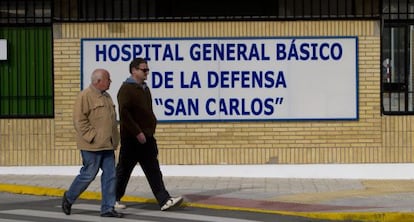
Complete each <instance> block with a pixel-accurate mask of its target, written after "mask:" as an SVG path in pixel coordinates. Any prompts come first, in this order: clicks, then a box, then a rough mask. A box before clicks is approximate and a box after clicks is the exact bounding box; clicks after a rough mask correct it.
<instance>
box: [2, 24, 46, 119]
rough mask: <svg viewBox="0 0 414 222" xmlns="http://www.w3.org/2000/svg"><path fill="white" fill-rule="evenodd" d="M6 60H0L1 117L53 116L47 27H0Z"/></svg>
mask: <svg viewBox="0 0 414 222" xmlns="http://www.w3.org/2000/svg"><path fill="white" fill-rule="evenodd" d="M0 39H6V40H7V60H1V61H0V118H30V117H35V118H37V117H53V74H52V67H53V62H52V61H53V60H52V59H53V58H52V29H51V27H50V26H48V27H42V26H34V27H21V26H20V27H0Z"/></svg>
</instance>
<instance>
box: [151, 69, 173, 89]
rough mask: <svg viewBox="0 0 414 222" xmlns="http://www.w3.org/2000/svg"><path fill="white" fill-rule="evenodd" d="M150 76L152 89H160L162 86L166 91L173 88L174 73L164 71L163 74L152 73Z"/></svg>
mask: <svg viewBox="0 0 414 222" xmlns="http://www.w3.org/2000/svg"><path fill="white" fill-rule="evenodd" d="M151 75H152V78H151V86H152V88H154V89H157V88H162V87H163V86H164V87H165V88H166V89H172V88H174V85H173V76H174V72H171V71H166V72H164V74H162V73H160V72H152V73H151Z"/></svg>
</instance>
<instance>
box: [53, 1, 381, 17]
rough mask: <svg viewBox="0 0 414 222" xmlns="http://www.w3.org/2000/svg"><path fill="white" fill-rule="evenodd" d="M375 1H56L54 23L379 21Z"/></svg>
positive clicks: (378, 7)
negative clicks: (292, 20) (376, 19)
mask: <svg viewBox="0 0 414 222" xmlns="http://www.w3.org/2000/svg"><path fill="white" fill-rule="evenodd" d="M379 2H380V1H379V0H257V1H255V2H254V4H243V3H241V2H240V1H236V0H226V1H222V0H209V1H194V0H90V1H79V0H56V1H55V7H54V19H55V20H56V21H102V20H105V21H137V20H139V21H154V20H155V21H177V20H221V21H223V20H243V21H246V20H288V19H350V18H366V19H372V18H379V16H380V4H379Z"/></svg>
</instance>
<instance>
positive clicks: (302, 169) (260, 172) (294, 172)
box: [0, 163, 414, 179]
mask: <svg viewBox="0 0 414 222" xmlns="http://www.w3.org/2000/svg"><path fill="white" fill-rule="evenodd" d="M80 167H81V166H11V167H0V175H6V174H18V175H77V174H78V173H79V169H80ZM161 170H162V172H163V175H164V176H191V177H247V178H315V179H316V178H319V179H414V173H413V172H414V163H410V164H303V165H268V164H266V165H163V166H161ZM132 175H133V176H143V175H144V174H143V172H142V170H141V168H140V167H139V165H137V167H135V170H134V171H133V173H132Z"/></svg>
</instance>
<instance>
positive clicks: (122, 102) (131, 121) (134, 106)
mask: <svg viewBox="0 0 414 222" xmlns="http://www.w3.org/2000/svg"><path fill="white" fill-rule="evenodd" d="M118 106H119V116H120V125H121V127H120V128H121V138H136V136H137V135H138V134H139V133H141V132H143V133H144V134H145V135H146V136H153V135H154V133H155V128H156V126H157V118H156V117H155V114H154V112H153V109H152V98H151V93H150V90H149V88H148V87H145V88H143V86H142V85H139V84H137V83H135V82H134V81H133V80H132V79H131V78H129V79H127V81H125V82H124V83H123V84H122V86H121V88H120V89H119V91H118Z"/></svg>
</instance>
